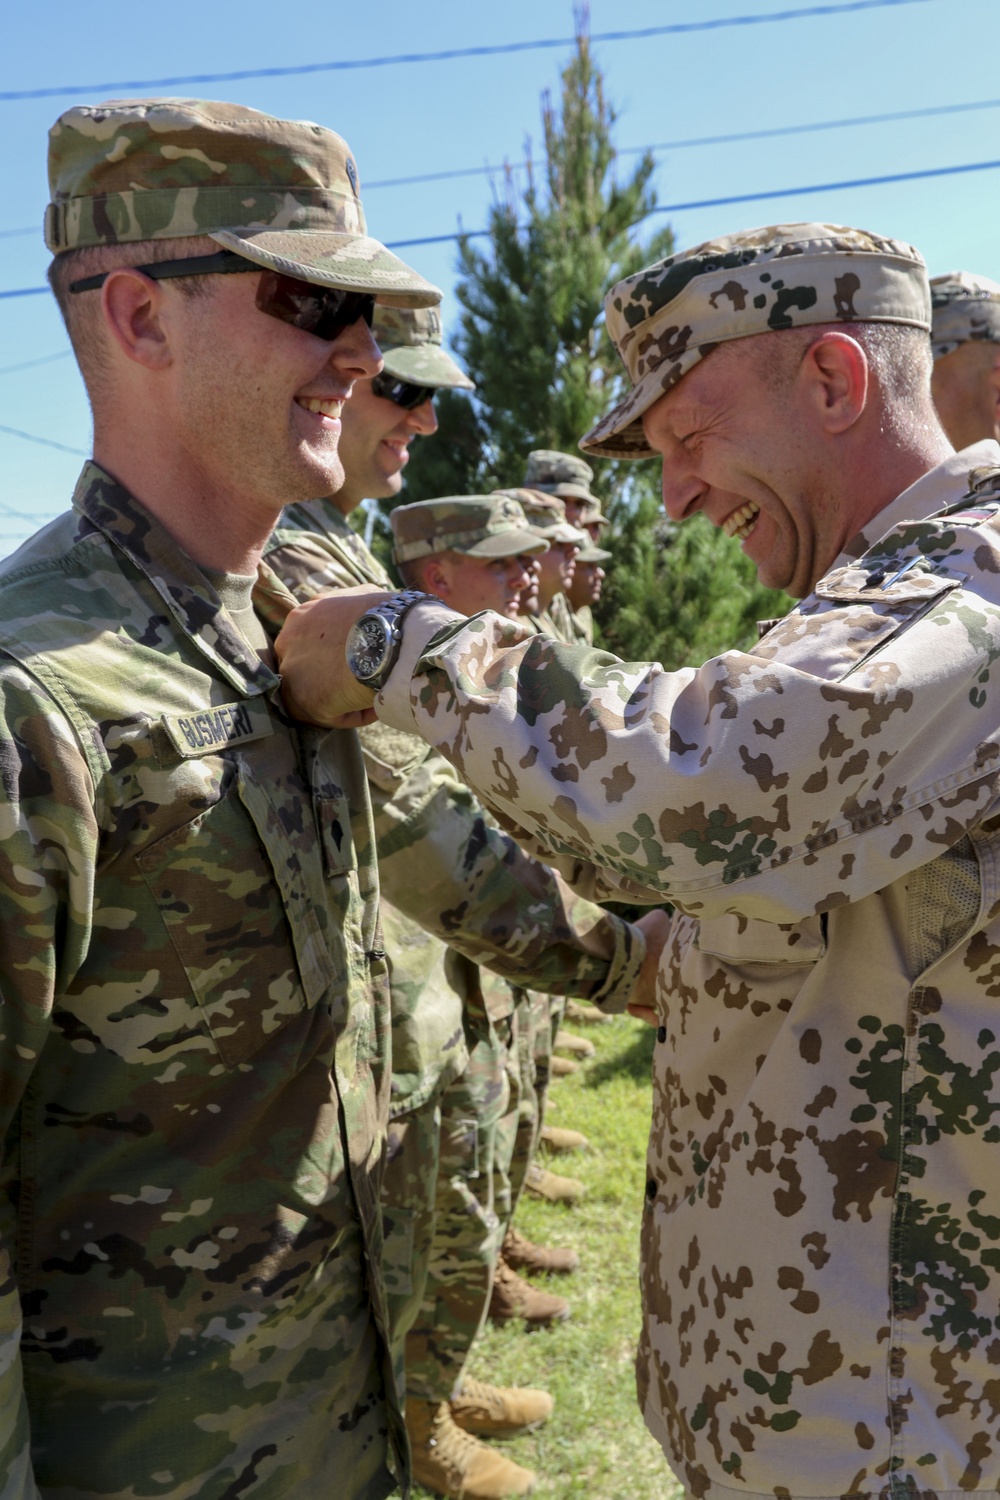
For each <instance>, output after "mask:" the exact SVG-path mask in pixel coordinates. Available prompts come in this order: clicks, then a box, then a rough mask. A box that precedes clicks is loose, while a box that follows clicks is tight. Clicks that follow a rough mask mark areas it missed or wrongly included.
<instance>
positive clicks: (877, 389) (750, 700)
mask: <svg viewBox="0 0 1000 1500" xmlns="http://www.w3.org/2000/svg"><path fill="white" fill-rule="evenodd" d="M606 314H607V326H608V330H609V332H610V334H611V336H612V337H613V338H614V339H615V342H616V344H617V346H618V348H619V351H620V353H621V355H622V357H623V360H624V361H625V365H626V368H627V370H628V373H629V376H630V379H631V380H632V382H633V387H632V390H631V391H630V393H629V394H628V395H627V396H626V398H625V400H624V401H623V402H622V403H621V404H620V405H619V407H618V408H616V409H615V410H614V411H613V412H611V413H609V414H608V416H607V417H605V418H604V419H603V420H602V422H601V423H600V424H598V427H597V428H595V430H594V431H593V432H592V433H591V434H589V435H588V438H587V439H586V444H587V447H588V449H595V450H596V451H598V452H603V453H606V454H608V455H609V456H626V457H627V456H630V455H633V456H635V457H642V456H652V455H654V454H656V453H660V454H661V455H662V458H663V489H664V500H665V504H666V506H667V509H668V512H669V514H670V515H671V516H672V517H673V518H675V519H679V518H680V517H681V516H683V515H684V514H687V513H691V512H696V511H698V510H703V511H704V512H705V513H706V514H707V515H708V516H709V518H710V519H711V520H713V521H714V522H715V524H717V525H719V526H721V527H722V528H723V529H724V530H726V531H727V532H728V533H730V534H732V535H734V536H737V537H738V538H739V539H740V540H741V542H742V545H743V548H744V551H745V552H746V554H747V555H748V556H750V557H751V558H752V559H753V560H754V561H755V563H756V565H757V567H758V570H759V573H760V575H761V577H762V579H763V580H764V581H765V582H767V583H768V584H771V585H772V586H783V587H786V588H789V589H790V590H793V591H794V592H795V593H797V594H800V595H803V596H804V597H803V599H802V603H801V604H800V605H799V607H798V608H797V609H795V610H794V611H793V612H792V613H791V614H789V615H788V616H787V617H786V618H785V619H784V620H782V621H780V622H779V623H778V624H777V625H776V626H774V627H773V628H771V629H770V630H769V631H768V632H767V633H766V634H765V635H764V636H763V637H762V639H761V640H760V642H759V644H758V645H757V646H756V647H755V648H754V649H753V650H752V651H749V652H735V651H731V652H727V653H726V654H725V655H723V656H721V657H718V658H716V659H714V660H711V661H709V662H707V663H706V664H705V665H704V666H702V667H701V668H698V669H685V670H683V671H678V672H664V671H663V670H662V668H660V667H659V666H657V665H655V664H646V665H637V664H625V663H621V662H618V661H616V660H615V659H614V658H613V657H610V656H608V655H604V654H601V653H591V652H586V651H584V650H581V649H579V648H577V649H571V648H566V647H562V646H558V645H556V644H554V643H552V642H548V641H543V640H541V639H540V638H537V637H532V638H525V636H524V635H523V633H522V632H521V631H520V629H519V628H518V627H516V626H509V625H501V624H500V623H499V622H498V621H496V620H495V619H494V618H493V617H491V616H483V617H482V618H481V619H479V620H477V621H473V622H466V621H464V620H460V619H456V618H455V617H454V616H451V615H449V614H448V612H447V611H445V610H443V609H441V607H440V606H439V605H434V604H428V603H421V604H419V605H417V606H416V607H415V608H414V609H413V611H412V612H411V613H410V614H409V615H408V617H407V619H406V626H405V630H404V632H403V641H402V648H401V653H400V656H399V660H398V665H397V666H396V668H395V670H394V671H393V672H392V673H391V674H390V675H389V676H388V679H387V680H386V682H385V684H384V686H383V687H382V689H381V690H380V693H379V697H378V711H379V714H380V715H381V716H382V721H383V722H388V723H393V724H395V725H397V727H400V728H403V727H405V728H406V729H407V730H411V729H414V728H415V729H417V730H419V732H420V733H421V734H422V735H423V736H424V737H425V738H427V739H429V740H432V741H433V742H435V743H437V744H439V745H440V746H441V747H442V748H443V749H445V750H446V753H448V754H449V755H450V756H452V757H453V758H454V759H455V761H456V762H457V763H458V764H459V765H460V766H461V769H462V773H463V775H465V776H466V777H467V778H468V780H469V781H470V782H471V783H472V784H473V785H475V786H476V787H477V788H478V789H479V790H480V793H481V795H482V796H483V797H484V798H485V799H486V800H487V802H488V803H489V804H490V805H492V806H493V807H495V808H496V810H497V815H498V816H499V817H501V818H503V819H504V821H505V823H506V824H507V825H508V826H511V825H515V824H516V825H519V826H520V828H521V829H522V836H523V837H526V838H534V840H536V841H537V843H538V844H539V845H540V846H543V847H545V848H547V849H550V850H553V851H562V853H563V855H565V856H567V857H574V858H577V859H584V860H585V859H595V858H596V859H597V860H598V861H599V862H600V864H601V865H602V866H603V867H604V868H605V870H606V871H607V872H608V875H607V877H606V878H605V879H604V880H603V882H601V883H600V884H599V886H598V888H599V889H611V888H617V889H628V888H629V887H631V886H637V887H641V888H646V889H649V890H652V891H656V892H661V893H663V894H666V895H669V896H670V897H671V899H673V900H674V901H676V902H677V903H678V905H679V907H680V908H681V910H682V913H683V915H682V917H681V919H680V921H681V923H682V924H683V928H684V929H686V930H682V929H681V928H679V929H678V930H677V933H676V939H675V944H674V946H673V950H672V952H671V954H670V956H669V958H668V961H667V963H666V964H665V965H664V968H663V970H662V975H661V978H662V987H661V992H660V994H659V997H658V1005H657V1011H658V1016H657V1019H658V1021H659V1027H660V1029H659V1032H658V1048H657V1053H656V1060H655V1063H654V1083H655V1102H654V1119H653V1130H652V1134H651V1138H650V1145H649V1158H648V1163H649V1176H648V1183H647V1189H646V1211H645V1216H644V1226H643V1297H644V1310H645V1328H644V1336H643V1341H642V1346H641V1349H640V1356H639V1388H640V1397H641V1401H642V1405H643V1409H644V1414H645V1416H646V1420H647V1422H648V1424H649V1426H650V1427H651V1429H652V1431H653V1432H654V1433H655V1435H656V1436H657V1437H658V1439H659V1440H660V1441H661V1443H662V1444H663V1446H664V1449H665V1451H666V1453H667V1454H668V1456H669V1458H670V1460H671V1462H672V1463H673V1464H674V1465H675V1467H676V1468H677V1471H678V1473H679V1474H681V1475H682V1477H683V1479H684V1482H685V1485H686V1488H687V1489H688V1491H689V1492H690V1493H693V1494H695V1495H698V1496H705V1497H707V1500H712V1497H725V1496H727V1495H735V1494H740V1495H753V1496H763V1495H782V1496H786V1497H795V1496H800V1497H801V1496H816V1495H841V1496H856V1497H860V1496H863V1495H874V1494H878V1495H879V1496H885V1497H892V1500H895V1497H902V1496H913V1497H920V1500H930V1497H933V1496H940V1495H959V1494H961V1495H982V1496H986V1495H992V1494H995V1493H996V1489H997V1485H998V1483H1000V1426H998V1402H997V1384H996V1361H997V1353H998V1344H997V1339H998V1324H997V1308H998V1305H1000V1189H998V1186H997V1175H996V1170H995V1165H996V1163H995V1157H996V1142H997V1138H998V1119H1000V1088H998V1085H997V1078H998V1075H1000V1049H998V1032H997V1024H996V1016H997V1011H996V991H997V973H998V960H1000V916H998V913H1000V899H998V898H1000V889H998V884H997V869H998V860H1000V811H998V809H1000V772H998V766H1000V729H998V725H1000V702H998V692H1000V688H998V679H997V674H996V670H995V668H996V662H997V659H998V657H1000V448H998V446H997V445H996V444H995V443H993V442H991V441H989V440H986V441H983V442H980V443H977V444H975V445H974V446H973V447H972V448H967V449H965V450H964V451H963V452H961V453H957V454H956V453H954V452H953V451H952V450H951V448H950V445H949V444H948V443H947V441H946V440H945V438H944V435H943V433H942V431H941V429H940V427H939V426H938V425H937V423H936V421H935V418H934V412H933V407H932V404H931V399H930V360H931V354H930V348H929V341H928V340H927V331H928V329H929V326H930V296H929V288H928V284H927V281H926V274H925V271H924V267H923V263H922V261H921V259H920V257H919V255H917V253H916V252H915V251H913V250H912V248H911V247H909V246H907V245H904V244H901V243H899V242H897V241H893V240H888V239H884V238H881V237H879V236H876V235H871V234H867V233H865V232H864V231H860V230H853V229H847V228H842V227H840V226H834V225H786V226H773V227H771V228H765V229H761V230H756V231H748V232H746V233H744V234H740V235H734V236H731V237H727V238H725V239H722V240H718V241H713V242H710V243H708V244H706V245H702V246H699V247H697V249H695V250H693V251H689V252H686V253H685V254H682V255H679V256H676V257H672V258H671V259H669V260H667V261H665V262H663V263H661V264H659V265H656V266H653V267H650V268H649V269H647V270H646V271H644V272H642V273H641V274H639V275H637V276H635V277H631V278H629V279H628V280H627V281H625V282H623V283H622V284H620V285H619V286H618V287H616V288H615V289H614V290H613V291H612V292H611V293H610V294H609V297H608V300H607V303H606ZM369 603H370V601H362V600H355V601H353V603H352V602H351V601H348V600H343V601H339V605H340V608H339V609H338V611H337V613H336V615H335V616H334V615H332V614H330V613H328V612H324V613H323V614H322V615H320V616H318V617H316V618H314V619H311V620H310V619H307V618H305V617H300V618H297V619H296V621H295V624H294V625H293V627H292V629H291V630H289V632H288V635H287V637H286V641H287V645H286V648H285V650H284V651H283V661H284V665H285V670H286V673H287V674H288V675H287V676H286V685H287V688H288V691H289V693H290V694H294V699H295V701H296V702H297V703H298V704H299V705H300V709H301V711H308V712H309V713H310V714H311V715H317V714H320V715H321V716H322V717H323V718H324V719H325V720H326V721H327V722H328V721H329V720H330V719H332V718H335V717H337V716H338V715H339V714H340V713H341V712H343V711H357V710H358V709H359V708H360V707H361V705H362V704H364V703H365V702H366V701H368V700H370V697H371V694H370V692H367V691H366V690H364V689H363V688H362V687H361V686H360V685H358V684H354V683H352V682H351V680H350V677H349V675H348V670H347V668H346V666H344V665H341V664H340V662H339V659H338V656H337V654H336V653H335V652H330V651H329V650H328V649H324V648H323V647H322V644H318V643H317V631H319V630H322V631H324V632H330V633H333V634H336V635H342V634H343V633H345V632H346V630H347V629H349V627H350V624H351V622H352V620H353V618H354V617H355V616H356V615H357V613H358V611H359V609H362V608H365V607H366V606H367V605H368V604H369ZM286 629H287V626H286Z"/></svg>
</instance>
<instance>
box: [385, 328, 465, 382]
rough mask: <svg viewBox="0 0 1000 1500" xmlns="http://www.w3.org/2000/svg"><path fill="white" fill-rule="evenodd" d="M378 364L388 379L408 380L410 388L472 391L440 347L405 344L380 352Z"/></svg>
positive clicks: (463, 375)
mask: <svg viewBox="0 0 1000 1500" xmlns="http://www.w3.org/2000/svg"><path fill="white" fill-rule="evenodd" d="M375 342H376V343H378V329H376V330H375ZM379 347H380V348H381V345H379ZM382 360H383V363H384V365H385V368H386V369H387V370H388V372H389V374H390V375H395V376H396V378H397V379H398V380H409V381H411V382H412V383H413V384H414V385H428V386H447V387H449V388H450V389H451V390H456V391H474V390H475V389H476V387H475V385H474V384H473V382H472V381H471V380H470V379H469V377H468V375H466V374H465V372H464V371H463V370H460V369H459V367H458V365H456V363H455V361H454V360H453V359H452V357H451V355H450V354H446V353H445V351H444V350H443V349H442V348H441V346H440V344H407V345H404V346H402V347H400V348H398V349H382Z"/></svg>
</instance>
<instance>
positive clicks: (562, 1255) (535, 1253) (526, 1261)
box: [501, 1229, 580, 1276]
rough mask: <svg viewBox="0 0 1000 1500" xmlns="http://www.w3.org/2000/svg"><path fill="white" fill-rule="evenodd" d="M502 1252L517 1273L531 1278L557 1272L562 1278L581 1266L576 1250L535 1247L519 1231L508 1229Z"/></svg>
mask: <svg viewBox="0 0 1000 1500" xmlns="http://www.w3.org/2000/svg"><path fill="white" fill-rule="evenodd" d="M501 1250H502V1252H503V1258H504V1260H505V1261H506V1262H507V1264H508V1265H509V1266H513V1268H514V1270H515V1271H526V1272H527V1274H528V1275H529V1276H532V1275H534V1276H540V1275H541V1274H542V1272H544V1271H550V1272H551V1271H555V1272H557V1273H558V1274H559V1275H560V1276H568V1275H569V1274H570V1272H571V1271H575V1270H576V1269H577V1267H578V1266H579V1264H580V1257H579V1256H578V1255H577V1253H576V1251H575V1250H569V1249H557V1248H550V1247H549V1246H548V1245H533V1244H532V1243H531V1241H530V1240H529V1239H526V1238H525V1236H524V1235H523V1234H521V1233H520V1232H519V1231H518V1230H517V1229H508V1231H507V1233H506V1234H505V1235H504V1239H503V1245H502V1246H501Z"/></svg>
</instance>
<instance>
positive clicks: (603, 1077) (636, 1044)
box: [585, 1026, 656, 1089]
mask: <svg viewBox="0 0 1000 1500" xmlns="http://www.w3.org/2000/svg"><path fill="white" fill-rule="evenodd" d="M655 1046H656V1030H655V1028H654V1027H652V1026H643V1028H642V1030H641V1031H636V1033H635V1035H634V1036H633V1037H632V1039H631V1041H630V1042H629V1045H628V1046H627V1047H626V1048H624V1050H623V1051H621V1052H614V1053H612V1054H611V1055H610V1056H607V1057H601V1058H597V1059H595V1060H594V1061H593V1062H592V1063H588V1065H587V1077H586V1085H585V1086H586V1087H587V1088H588V1089H596V1088H600V1086H601V1084H602V1083H607V1082H608V1080H609V1079H611V1078H620V1077H621V1076H622V1074H625V1075H626V1077H628V1078H632V1079H634V1081H635V1082H636V1083H646V1084H648V1082H649V1079H650V1074H651V1072H652V1066H653V1048H654V1047H655Z"/></svg>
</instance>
